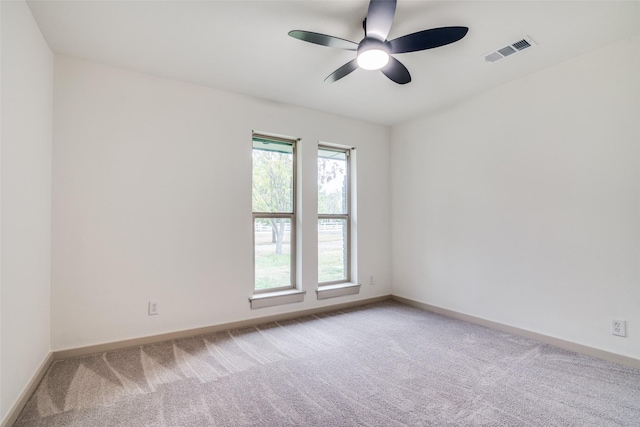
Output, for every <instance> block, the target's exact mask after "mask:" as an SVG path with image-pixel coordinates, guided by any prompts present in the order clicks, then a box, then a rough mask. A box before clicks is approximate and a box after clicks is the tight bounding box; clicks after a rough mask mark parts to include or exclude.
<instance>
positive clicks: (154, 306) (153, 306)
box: [149, 301, 160, 316]
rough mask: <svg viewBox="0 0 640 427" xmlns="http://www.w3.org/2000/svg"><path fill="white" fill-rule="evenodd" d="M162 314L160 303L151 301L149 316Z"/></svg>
mask: <svg viewBox="0 0 640 427" xmlns="http://www.w3.org/2000/svg"><path fill="white" fill-rule="evenodd" d="M155 314H160V306H159V304H158V301H149V316H153V315H155Z"/></svg>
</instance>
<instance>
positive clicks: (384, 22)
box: [289, 0, 469, 85]
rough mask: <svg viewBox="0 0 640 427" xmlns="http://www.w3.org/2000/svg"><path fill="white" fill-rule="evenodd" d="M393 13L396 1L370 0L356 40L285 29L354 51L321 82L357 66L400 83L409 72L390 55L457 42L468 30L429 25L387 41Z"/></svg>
mask: <svg viewBox="0 0 640 427" xmlns="http://www.w3.org/2000/svg"><path fill="white" fill-rule="evenodd" d="M395 12H396V0H371V2H370V3H369V11H368V12H367V17H366V18H365V19H364V22H363V23H362V26H363V28H364V33H365V36H364V38H363V39H362V41H360V43H355V42H352V41H350V40H345V39H341V38H338V37H334V36H328V35H326V34H320V33H313V32H311V31H301V30H294V31H289V35H290V36H291V37H294V38H296V39H300V40H302V41H305V42H309V43H315V44H319V45H322V46H328V47H335V48H338V49H344V50H355V51H356V58H355V59H353V60H351V61H349V62H347V63H346V64H344V65H343V66H342V67H340V68H338V69H337V70H336V71H334V72H333V73H331V74H330V75H329V76H328V77H327V78H326V79H324V81H325V82H335V81H337V80H340V79H341V78H343V77H344V76H346V75H348V74H349V73H351V72H353V71H355V70H356V69H357V68H358V67H359V68H362V69H364V70H380V71H382V73H383V74H384V75H385V76H387V77H388V78H389V79H391V80H393V81H394V82H396V83H398V84H401V85H403V84H407V83H409V82H410V81H411V74H409V70H407V67H405V66H404V65H402V63H401V62H400V61H398V60H397V59H396V58H394V57H393V56H391V54H396V53H408V52H416V51H420V50H426V49H433V48H434V47H440V46H444V45H447V44H450V43H454V42H457V41H458V40H460V39H462V38H463V37H464V36H465V35H466V34H467V31H469V28H467V27H443V28H432V29H429V30H423V31H418V32H417V33H412V34H408V35H406V36H402V37H398V38H396V39H393V40H387V36H388V35H389V30H390V29H391V24H392V23H393V16H394V15H395Z"/></svg>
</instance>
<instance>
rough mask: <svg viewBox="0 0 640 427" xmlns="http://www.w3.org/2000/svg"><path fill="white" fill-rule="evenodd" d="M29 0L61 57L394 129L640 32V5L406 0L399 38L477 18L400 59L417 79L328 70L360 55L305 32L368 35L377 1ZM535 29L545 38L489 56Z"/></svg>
mask: <svg viewBox="0 0 640 427" xmlns="http://www.w3.org/2000/svg"><path fill="white" fill-rule="evenodd" d="M28 4H29V6H30V8H31V10H32V12H33V15H34V16H35V19H36V21H37V22H38V24H39V26H40V29H41V30H42V33H43V34H44V37H45V38H46V40H47V42H48V43H49V46H50V47H51V49H52V50H53V51H54V52H56V53H59V54H64V55H69V56H73V57H77V58H81V59H87V60H91V61H96V62H99V63H102V64H107V65H111V66H115V67H120V68H125V69H130V70H136V71H142V72H146V73H151V74H155V75H158V76H163V77H168V78H172V79H177V80H182V81H186V82H191V83H196V84H200V85H204V86H209V87H214V88H219V89H224V90H229V91H232V92H236V93H242V94H247V95H253V96H257V97H260V98H266V99H269V100H272V101H276V102H284V103H288V104H294V105H299V106H304V107H308V108H313V109H317V110H321V111H327V112H331V113H335V114H339V115H343V116H347V117H353V118H358V119H362V120H366V121H369V122H374V123H381V124H386V125H391V124H396V123H399V122H402V121H405V120H408V119H411V118H413V117H416V116H418V115H421V114H425V113H429V112H431V111H434V110H436V109H439V108H442V107H444V106H447V105H450V104H452V103H455V102H457V101H459V100H461V99H463V98H465V97H468V96H471V95H473V94H475V93H479V92H482V91H485V90H487V89H489V88H491V87H495V86H497V85H500V84H504V83H506V82H508V81H511V80H514V79H517V78H520V77H522V76H525V75H527V74H530V73H532V72H535V71H537V70H540V69H543V68H545V67H548V66H550V65H553V64H555V63H558V62H560V61H564V60H566V59H569V58H572V57H574V56H576V55H579V54H582V53H585V52H588V51H590V50H593V49H596V48H598V47H601V46H604V45H606V44H609V43H612V42H615V41H618V40H621V39H623V38H627V37H630V36H633V35H635V34H638V32H639V30H640V1H636V0H634V1H611V0H607V1H586V2H582V1H483V0H476V1H455V0H449V1H410V0H399V1H398V6H397V10H396V16H395V19H394V24H393V27H392V28H391V33H390V34H389V39H392V38H396V37H399V36H402V35H405V34H408V33H412V32H416V31H420V30H422V29H426V28H434V27H443V26H454V25H459V26H467V27H469V29H470V30H469V33H468V34H467V36H466V37H465V38H464V39H462V40H461V41H460V42H457V43H454V44H451V45H448V46H444V47H441V48H437V49H432V50H427V51H423V52H413V53H407V54H401V55H396V57H397V58H398V59H399V60H401V61H402V62H403V63H404V64H405V65H406V66H407V68H408V69H409V71H410V72H411V75H412V78H413V81H412V82H411V83H409V84H407V85H404V86H401V85H397V84H395V83H393V82H391V81H390V80H388V79H387V78H386V77H385V76H384V75H383V74H382V73H380V72H378V71H364V70H356V71H355V72H353V73H352V74H350V75H348V76H347V77H345V78H343V79H342V80H340V81H338V82H336V83H324V78H325V77H326V76H327V75H329V74H330V73H332V72H333V71H334V70H335V69H337V68H338V67H340V66H341V65H343V64H344V63H346V62H348V61H349V60H351V59H353V58H354V55H355V53H354V52H350V51H342V50H337V49H331V48H327V47H324V46H318V45H313V44H310V43H305V42H302V41H299V40H296V39H293V38H291V37H289V36H288V35H287V33H288V32H289V31H290V30H307V31H314V32H320V33H324V34H329V35H333V36H336V37H340V38H345V39H349V40H352V41H355V42H359V41H360V40H361V39H362V37H363V32H362V20H363V18H364V17H365V15H366V12H367V8H368V0H340V1H328V0H315V1H299V0H288V1H284V0H281V1H273V0H255V1H240V0H236V1H213V0H209V1H207V0H204V1H203V0H201V1H182V0H180V1H154V0H143V1H118V0H109V1H95V0H85V1H55V0H44V1H42V0H40V1H38V0H29V1H28ZM525 35H528V36H530V37H531V38H533V40H535V41H536V42H537V43H538V46H537V47H536V48H534V49H530V50H528V51H523V52H522V53H519V54H517V55H514V56H512V57H509V58H507V59H504V60H501V61H500V62H496V63H494V64H489V63H485V62H484V61H483V60H482V59H481V58H480V57H481V55H482V54H484V53H486V52H489V51H491V50H495V49H497V48H501V47H503V46H505V45H507V44H510V43H513V42H515V41H517V40H520V39H521V38H522V37H523V36H525Z"/></svg>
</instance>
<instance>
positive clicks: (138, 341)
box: [1, 295, 391, 427]
mask: <svg viewBox="0 0 640 427" xmlns="http://www.w3.org/2000/svg"><path fill="white" fill-rule="evenodd" d="M390 298H391V295H384V296H380V297H373V298H365V299H361V300H357V301H351V302H346V303H342V304H332V305H327V306H324V307H316V308H310V309H306V310H297V311H292V312H289V313H282V314H275V315H272V316H263V317H256V318H253V319H248V320H240V321H237V322H229V323H221V324H218V325H213V326H205V327H202V328H195V329H187V330H183V331H177V332H169V333H165V334H159V335H152V336H147V337H140V338H132V339H128V340H123V341H114V342H109V343H104V344H96V345H89V346H86V347H77V348H70V349H65V350H57V351H54V352H53V359H54V360H60V359H67V358H70V357H79V356H87V355H89V354H95V353H104V352H107V351H115V350H122V349H125V348H131V347H139V346H141V345H147V344H153V343H158V342H162V341H171V340H177V339H181V338H189V337H193V336H196V335H204V334H211V333H214V332H219V331H226V330H229V329H238V328H246V327H249V326H255V325H260V324H263V323H270V322H279V321H282V320H289V319H294V318H296V317H302V316H311V315H313V314H319V313H326V312H329V311H336V310H342V309H345V308H351V307H357V306H360V305H365V304H372V303H375V302H380V301H387V300H389V299H390ZM1 427H4V426H1Z"/></svg>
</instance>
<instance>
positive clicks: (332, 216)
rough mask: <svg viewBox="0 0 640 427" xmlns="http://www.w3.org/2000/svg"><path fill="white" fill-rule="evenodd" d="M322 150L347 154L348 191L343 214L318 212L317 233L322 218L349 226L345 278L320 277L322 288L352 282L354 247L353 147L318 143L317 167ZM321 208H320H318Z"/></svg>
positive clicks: (318, 264)
mask: <svg viewBox="0 0 640 427" xmlns="http://www.w3.org/2000/svg"><path fill="white" fill-rule="evenodd" d="M320 150H325V151H334V152H338V153H345V156H346V161H345V180H346V184H345V192H346V195H345V197H346V199H347V202H346V204H345V205H346V212H345V213H342V214H322V213H320V212H317V216H318V217H317V220H316V235H317V233H318V226H319V223H320V220H321V219H341V220H344V221H345V224H346V227H347V236H346V239H345V240H346V241H345V245H346V248H345V249H344V252H345V255H346V260H345V261H346V262H345V264H346V265H345V278H344V279H340V280H332V281H328V282H320V279H319V278H318V287H319V288H322V287H323V286H331V285H338V284H342V283H350V282H351V270H352V269H351V249H352V241H351V185H352V182H351V158H352V155H351V154H352V153H351V151H352V148H348V147H340V146H334V145H329V144H318V155H317V156H316V168H317V161H318V159H319V158H320V156H319V152H320ZM316 185H317V187H316V188H317V189H319V185H318V183H316ZM318 210H319V209H318ZM319 245H320V242H318V247H319ZM317 266H318V270H319V269H320V257H319V255H318V260H317Z"/></svg>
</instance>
